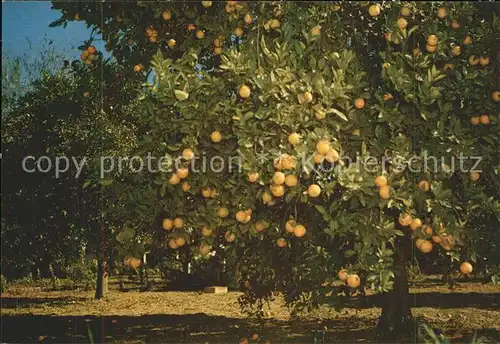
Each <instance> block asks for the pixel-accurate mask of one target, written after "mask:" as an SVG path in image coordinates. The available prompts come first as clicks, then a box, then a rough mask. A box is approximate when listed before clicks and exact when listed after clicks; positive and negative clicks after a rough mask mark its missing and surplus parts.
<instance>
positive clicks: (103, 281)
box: [95, 258, 108, 300]
mask: <svg viewBox="0 0 500 344" xmlns="http://www.w3.org/2000/svg"><path fill="white" fill-rule="evenodd" d="M107 294H108V268H107V263H106V261H103V260H102V258H100V259H99V261H98V262H97V285H96V289H95V298H96V299H98V300H99V299H102V298H103V297H106V295H107Z"/></svg>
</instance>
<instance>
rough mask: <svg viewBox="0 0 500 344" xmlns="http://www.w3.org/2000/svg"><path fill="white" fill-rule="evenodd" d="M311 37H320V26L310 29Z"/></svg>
mask: <svg viewBox="0 0 500 344" xmlns="http://www.w3.org/2000/svg"><path fill="white" fill-rule="evenodd" d="M311 35H313V36H319V35H321V26H319V25H318V26H315V27H313V28H312V29H311Z"/></svg>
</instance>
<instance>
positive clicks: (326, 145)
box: [316, 140, 331, 155]
mask: <svg viewBox="0 0 500 344" xmlns="http://www.w3.org/2000/svg"><path fill="white" fill-rule="evenodd" d="M330 149H331V147H330V142H329V141H328V140H319V141H318V142H317V143H316V152H318V153H319V154H321V155H326V153H328V151H329V150H330Z"/></svg>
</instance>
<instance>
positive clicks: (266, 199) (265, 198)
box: [262, 192, 274, 203]
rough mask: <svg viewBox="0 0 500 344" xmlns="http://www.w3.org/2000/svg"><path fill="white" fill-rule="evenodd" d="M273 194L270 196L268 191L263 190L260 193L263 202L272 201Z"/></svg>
mask: <svg viewBox="0 0 500 344" xmlns="http://www.w3.org/2000/svg"><path fill="white" fill-rule="evenodd" d="M273 199H274V198H273V196H271V195H270V194H269V193H267V192H264V193H263V194H262V202H264V203H269V202H272V201H273Z"/></svg>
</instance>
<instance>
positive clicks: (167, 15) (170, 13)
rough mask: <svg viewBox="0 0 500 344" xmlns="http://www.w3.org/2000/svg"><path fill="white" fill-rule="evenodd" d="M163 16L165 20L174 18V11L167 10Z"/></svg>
mask: <svg viewBox="0 0 500 344" xmlns="http://www.w3.org/2000/svg"><path fill="white" fill-rule="evenodd" d="M161 16H162V17H163V20H170V19H172V12H170V10H165V11H163V13H162V14H161Z"/></svg>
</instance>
